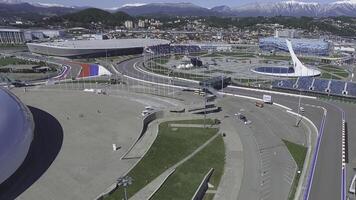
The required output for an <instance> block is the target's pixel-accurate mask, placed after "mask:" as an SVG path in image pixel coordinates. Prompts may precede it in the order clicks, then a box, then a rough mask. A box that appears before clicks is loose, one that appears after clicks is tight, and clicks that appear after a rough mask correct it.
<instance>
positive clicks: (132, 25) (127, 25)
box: [125, 20, 134, 29]
mask: <svg viewBox="0 0 356 200" xmlns="http://www.w3.org/2000/svg"><path fill="white" fill-rule="evenodd" d="M133 27H134V24H133V21H130V20H127V21H125V28H127V29H133Z"/></svg>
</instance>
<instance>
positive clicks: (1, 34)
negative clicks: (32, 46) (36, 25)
mask: <svg viewBox="0 0 356 200" xmlns="http://www.w3.org/2000/svg"><path fill="white" fill-rule="evenodd" d="M24 43H25V34H24V31H23V30H21V29H0V44H24Z"/></svg>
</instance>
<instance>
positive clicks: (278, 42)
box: [259, 37, 329, 56]
mask: <svg viewBox="0 0 356 200" xmlns="http://www.w3.org/2000/svg"><path fill="white" fill-rule="evenodd" d="M291 42H292V45H293V49H294V51H295V53H297V54H309V55H316V56H327V55H329V43H327V42H325V41H323V40H319V39H291ZM259 47H260V49H261V50H263V51H284V52H288V51H289V50H288V47H287V45H286V42H285V38H279V37H266V38H261V39H260V40H259Z"/></svg>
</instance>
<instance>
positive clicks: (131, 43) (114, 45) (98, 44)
mask: <svg viewBox="0 0 356 200" xmlns="http://www.w3.org/2000/svg"><path fill="white" fill-rule="evenodd" d="M169 43H170V42H169V41H168V40H162V39H112V40H72V41H64V42H46V43H29V44H28V45H36V46H44V47H54V48H61V49H126V48H140V47H149V46H155V45H163V44H169Z"/></svg>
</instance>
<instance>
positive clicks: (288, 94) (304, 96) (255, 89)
mask: <svg viewBox="0 0 356 200" xmlns="http://www.w3.org/2000/svg"><path fill="white" fill-rule="evenodd" d="M227 87H228V88H235V89H240V90H248V91H255V92H264V93H270V94H279V95H285V96H292V97H303V98H307V99H317V98H316V97H312V96H306V95H299V94H290V93H285V92H277V91H272V90H264V89H257V88H247V87H239V86H232V85H229V86H227Z"/></svg>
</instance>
